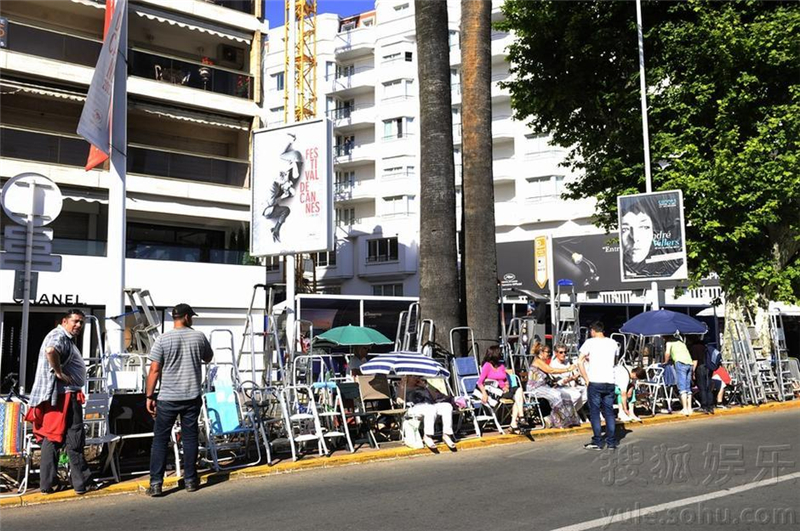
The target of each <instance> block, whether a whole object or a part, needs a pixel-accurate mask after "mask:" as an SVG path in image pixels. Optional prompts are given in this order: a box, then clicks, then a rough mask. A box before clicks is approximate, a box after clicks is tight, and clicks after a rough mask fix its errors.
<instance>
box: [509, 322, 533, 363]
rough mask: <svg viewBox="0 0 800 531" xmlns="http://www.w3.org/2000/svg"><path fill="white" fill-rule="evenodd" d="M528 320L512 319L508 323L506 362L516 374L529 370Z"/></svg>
mask: <svg viewBox="0 0 800 531" xmlns="http://www.w3.org/2000/svg"><path fill="white" fill-rule="evenodd" d="M526 321H529V319H524V318H522V317H514V318H512V319H511V321H509V323H508V332H507V336H506V337H507V340H508V361H509V362H510V365H509V367H513V369H514V372H515V373H516V374H522V373H523V372H525V373H528V372H530V370H531V362H532V360H531V357H530V353H529V351H528V343H529V342H528V339H527V337H526V336H527V323H526ZM534 322H535V321H534Z"/></svg>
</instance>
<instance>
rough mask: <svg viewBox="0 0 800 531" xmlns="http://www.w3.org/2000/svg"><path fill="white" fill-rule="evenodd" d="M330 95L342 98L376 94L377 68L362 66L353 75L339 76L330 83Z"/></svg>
mask: <svg viewBox="0 0 800 531" xmlns="http://www.w3.org/2000/svg"><path fill="white" fill-rule="evenodd" d="M328 82H329V83H330V85H329V88H330V89H329V91H328V93H329V94H331V95H332V94H336V95H337V96H338V97H340V98H344V97H347V96H354V95H356V94H365V93H374V92H375V68H373V67H371V66H362V67H359V68H356V69H355V70H354V72H353V73H352V74H351V75H348V76H338V77H334V78H333V79H330V80H329V81H328Z"/></svg>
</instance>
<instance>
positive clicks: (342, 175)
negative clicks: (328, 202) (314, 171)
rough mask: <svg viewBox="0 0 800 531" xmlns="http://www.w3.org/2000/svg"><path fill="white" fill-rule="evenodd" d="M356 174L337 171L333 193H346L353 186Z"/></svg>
mask: <svg viewBox="0 0 800 531" xmlns="http://www.w3.org/2000/svg"><path fill="white" fill-rule="evenodd" d="M355 183H356V172H354V171H337V172H336V176H335V180H334V183H333V191H334V192H335V193H341V192H346V191H348V190H350V189H352V188H353V186H355Z"/></svg>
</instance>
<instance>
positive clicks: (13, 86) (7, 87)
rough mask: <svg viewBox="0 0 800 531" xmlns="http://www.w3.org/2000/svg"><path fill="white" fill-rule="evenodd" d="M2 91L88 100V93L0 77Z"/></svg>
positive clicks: (5, 92) (81, 100)
mask: <svg viewBox="0 0 800 531" xmlns="http://www.w3.org/2000/svg"><path fill="white" fill-rule="evenodd" d="M0 92H2V94H4V95H10V94H15V93H17V92H24V93H26V94H35V95H37V96H48V97H51V98H61V99H65V100H72V101H79V102H83V101H86V95H85V94H81V93H80V92H73V91H71V90H64V89H56V88H51V87H45V86H42V85H35V84H33V83H25V82H23V81H15V80H11V79H0Z"/></svg>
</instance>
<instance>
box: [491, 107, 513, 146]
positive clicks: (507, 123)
mask: <svg viewBox="0 0 800 531" xmlns="http://www.w3.org/2000/svg"><path fill="white" fill-rule="evenodd" d="M514 125H515V124H514V122H513V121H512V120H511V115H510V114H508V115H501V116H493V117H492V141H493V142H495V143H498V142H507V141H511V142H513V141H514V129H515V127H514Z"/></svg>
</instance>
